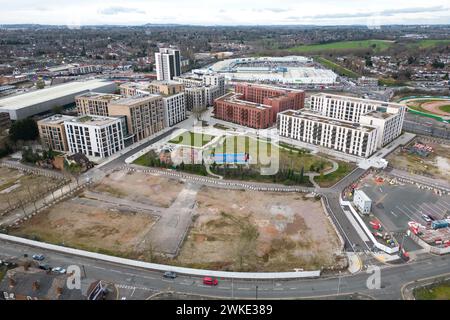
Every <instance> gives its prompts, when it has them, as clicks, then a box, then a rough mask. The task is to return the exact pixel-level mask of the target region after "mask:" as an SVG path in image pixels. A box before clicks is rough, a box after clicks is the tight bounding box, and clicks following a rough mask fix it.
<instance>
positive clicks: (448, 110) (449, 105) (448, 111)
mask: <svg viewBox="0 0 450 320" xmlns="http://www.w3.org/2000/svg"><path fill="white" fill-rule="evenodd" d="M439 110H441V111H444V112H447V113H450V104H448V105H445V106H440V107H439Z"/></svg>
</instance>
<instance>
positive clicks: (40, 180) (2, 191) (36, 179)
mask: <svg viewBox="0 0 450 320" xmlns="http://www.w3.org/2000/svg"><path fill="white" fill-rule="evenodd" d="M60 183H62V181H61V180H58V179H55V178H48V177H44V176H40V175H34V174H25V173H23V172H22V171H20V170H16V169H9V168H4V167H0V212H2V211H3V210H6V209H8V207H9V206H10V205H11V206H14V205H15V204H18V203H19V201H24V202H26V201H27V200H28V199H30V198H31V197H35V196H39V195H43V194H46V193H47V192H48V190H50V189H51V188H54V187H55V186H57V185H58V184H60Z"/></svg>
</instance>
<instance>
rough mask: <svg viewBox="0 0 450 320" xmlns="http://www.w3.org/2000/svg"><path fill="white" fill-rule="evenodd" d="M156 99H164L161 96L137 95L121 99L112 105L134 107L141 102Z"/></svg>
mask: <svg viewBox="0 0 450 320" xmlns="http://www.w3.org/2000/svg"><path fill="white" fill-rule="evenodd" d="M155 98H162V96H161V95H160V94H150V93H149V94H145V95H142V96H141V95H137V96H132V97H126V98H120V99H118V100H114V101H113V102H112V104H114V105H134V104H136V103H139V102H146V101H148V100H152V99H155Z"/></svg>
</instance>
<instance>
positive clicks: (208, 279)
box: [203, 277, 219, 286]
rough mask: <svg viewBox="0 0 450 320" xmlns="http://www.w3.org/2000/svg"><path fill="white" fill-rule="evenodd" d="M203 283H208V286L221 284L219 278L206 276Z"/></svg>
mask: <svg viewBox="0 0 450 320" xmlns="http://www.w3.org/2000/svg"><path fill="white" fill-rule="evenodd" d="M203 284H206V285H208V286H217V285H218V284H219V281H217V279H215V278H211V277H204V278H203Z"/></svg>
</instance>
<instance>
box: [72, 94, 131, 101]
mask: <svg viewBox="0 0 450 320" xmlns="http://www.w3.org/2000/svg"><path fill="white" fill-rule="evenodd" d="M76 97H77V98H89V99H95V100H108V101H109V100H113V99H120V98H121V97H122V96H121V95H119V94H112V93H101V92H86V93H83V94H80V95H79V96H76Z"/></svg>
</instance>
